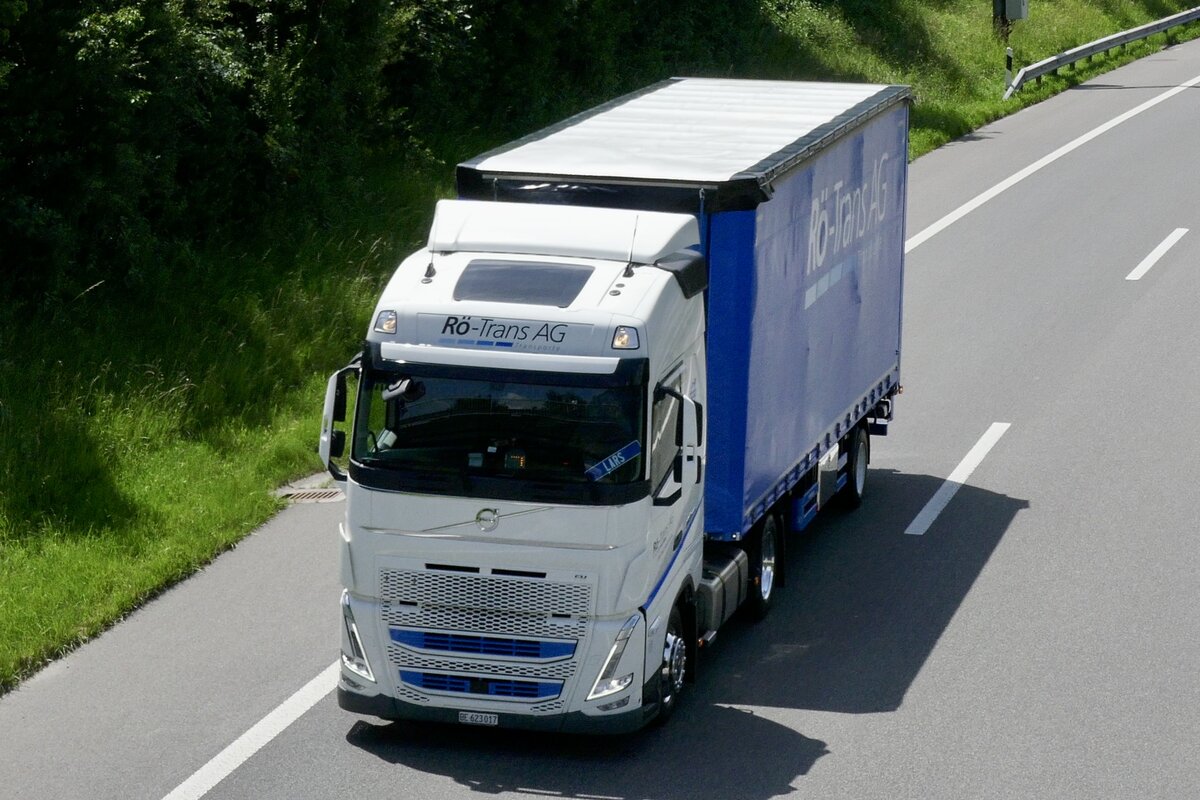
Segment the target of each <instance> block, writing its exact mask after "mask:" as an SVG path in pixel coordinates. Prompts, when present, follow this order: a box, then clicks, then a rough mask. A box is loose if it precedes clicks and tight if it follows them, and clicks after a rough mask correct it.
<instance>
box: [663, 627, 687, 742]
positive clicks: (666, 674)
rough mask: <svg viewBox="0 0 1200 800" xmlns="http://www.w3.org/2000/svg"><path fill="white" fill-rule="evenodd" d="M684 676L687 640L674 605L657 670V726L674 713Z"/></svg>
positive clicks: (681, 691)
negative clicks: (660, 662) (660, 664)
mask: <svg viewBox="0 0 1200 800" xmlns="http://www.w3.org/2000/svg"><path fill="white" fill-rule="evenodd" d="M686 675H687V639H686V638H685V636H684V628H683V614H682V613H681V612H680V611H679V606H678V605H676V606H675V607H674V608H672V609H671V616H670V617H669V618H668V619H667V636H666V638H665V639H664V640H663V660H662V666H661V667H659V670H658V719H657V720H656V722H657V723H658V724H660V725H661V724H662V723H664V722H666V721H667V720H668V719H670V718H671V715H672V714H674V713H675V708H676V707H677V706H678V705H679V697H680V695H681V694H682V693H683V684H684V678H685V676H686Z"/></svg>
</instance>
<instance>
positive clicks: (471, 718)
mask: <svg viewBox="0 0 1200 800" xmlns="http://www.w3.org/2000/svg"><path fill="white" fill-rule="evenodd" d="M458 721H459V722H461V723H463V724H464V725H499V724H500V715H499V714H480V713H478V712H476V711H460V712H458Z"/></svg>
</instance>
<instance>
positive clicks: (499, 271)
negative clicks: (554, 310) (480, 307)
mask: <svg viewBox="0 0 1200 800" xmlns="http://www.w3.org/2000/svg"><path fill="white" fill-rule="evenodd" d="M591 276H592V267H588V266H584V265H582V264H536V263H524V262H518V261H482V260H480V261H472V262H471V263H470V264H468V265H467V268H466V269H464V270H463V273H462V275H461V276H460V277H459V279H458V283H457V284H455V286H454V299H455V300H485V301H489V302H494V303H528V304H530V305H535V306H558V307H559V308H566V307H567V306H569V305H571V303H573V302H575V298H576V297H578V296H579V293H580V292H581V291H582V290H583V287H584V284H586V283H587V282H588V278H590V277H591Z"/></svg>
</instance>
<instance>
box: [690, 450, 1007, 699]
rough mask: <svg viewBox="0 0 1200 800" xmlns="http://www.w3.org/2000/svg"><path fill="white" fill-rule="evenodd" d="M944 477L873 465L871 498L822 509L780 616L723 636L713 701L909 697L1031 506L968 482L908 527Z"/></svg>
mask: <svg viewBox="0 0 1200 800" xmlns="http://www.w3.org/2000/svg"><path fill="white" fill-rule="evenodd" d="M941 485H942V479H940V478H933V477H930V476H926V475H907V474H903V473H899V472H896V471H893V470H876V469H872V471H871V487H870V491H871V494H870V495H869V497H868V498H867V499H866V500H865V501H864V503H863V506H862V508H860V509H858V510H857V511H855V512H853V513H837V512H836V511H835V512H833V513H828V514H826V515H825V516H823V517H822V516H818V518H817V521H816V523H815V524H814V525H813V527H812V528H811V529H810V530H809V531H808V532H807V533H806V534H805V535H802V536H801V538H800V539H798V540H793V541H792V542H791V547H790V549H789V551H788V554H789V557H790V561H791V562H792V563H791V564H790V565H789V566H788V568H787V577H788V585H787V587H786V589H785V590H784V591H783V593H782V594H781V596H780V597H779V602H778V605H777V606H776V607H775V608H774V609H772V611H771V615H770V617H769V618H768V620H766V621H765V622H764V623H761V624H757V625H748V624H742V625H733V626H731V627H730V628H729V630H728V631H723V632H722V634H723V636H724V640H723V641H722V638H721V636H718V641H717V643H716V644H717V645H718V646H717V647H716V648H714V651H713V652H712V654H711V655H712V658H710V659H709V660H708V662H707V666H708V671H707V674H702V675H701V676H700V681H701V685H702V686H705V687H708V690H709V691H710V692H711V695H710V696H709V699H710V700H711V702H714V703H729V704H735V705H763V706H774V707H778V708H792V709H803V710H813V711H833V712H840V713H850V714H869V713H882V712H888V711H894V710H896V709H897V708H899V707H900V704H901V703H902V702H903V700H904V695H905V693H906V692H907V690H908V688H909V686H910V685H911V684H912V681H913V679H914V678H915V677H916V675H917V673H918V672H919V671H920V669H921V667H922V666H923V665H924V663H925V661H926V659H927V658H928V657H929V654H930V652H932V650H933V648H934V646H935V645H936V644H937V641H938V639H939V638H940V637H941V635H942V633H943V632H944V631H945V629H946V627H947V626H948V625H949V624H950V620H951V618H952V617H953V616H954V615H955V613H956V612H957V611H958V609H959V606H961V605H962V602H963V599H964V598H965V597H966V595H967V593H968V592H969V591H970V589H971V587H972V585H974V583H975V581H976V579H977V578H978V577H979V574H980V572H982V570H983V568H984V566H985V565H986V564H987V561H988V559H989V558H990V557H991V555H992V553H993V551H994V550H995V549H996V546H997V545H998V544H999V543H1000V540H1001V538H1002V537H1003V536H1004V533H1005V531H1007V530H1008V528H1009V526H1010V525H1011V524H1012V521H1013V519H1014V518H1015V517H1016V515H1017V512H1019V511H1021V510H1022V509H1025V508H1028V507H1029V504H1028V503H1027V502H1026V501H1024V500H1020V499H1016V498H1012V497H1008V496H1006V495H1002V494H997V493H995V492H990V491H986V490H984V489H979V488H976V487H973V486H963V487H961V488H960V489H959V491H958V493H957V494H956V495H955V496H954V499H953V500H952V501H951V502H950V505H949V506H948V507H947V508H946V509H945V510H944V511H943V512H942V513H941V515H940V516H939V518H938V519H937V521H936V522H934V524H933V526H932V527H931V528H930V529H929V531H928V532H927V533H925V534H924V535H922V536H910V535H906V534H905V533H904V530H905V528H906V527H907V526H908V524H909V523H910V522H911V521H912V520H913V518H915V517H916V516H917V514H918V513H919V512H920V511H921V509H922V508H923V507H924V505H925V503H926V502H927V501H928V500H929V498H930V497H932V496H933V495H934V493H935V492H936V491H937V490H938V488H939V487H940V486H941ZM703 666H705V665H702V667H703Z"/></svg>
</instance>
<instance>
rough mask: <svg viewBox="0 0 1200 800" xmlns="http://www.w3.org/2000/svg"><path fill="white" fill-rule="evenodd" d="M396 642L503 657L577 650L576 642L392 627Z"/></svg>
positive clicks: (564, 655)
mask: <svg viewBox="0 0 1200 800" xmlns="http://www.w3.org/2000/svg"><path fill="white" fill-rule="evenodd" d="M390 634H391V637H392V641H393V642H397V643H399V644H403V645H407V646H408V647H412V648H414V649H416V650H433V651H436V652H443V653H462V654H465V655H475V656H502V657H504V658H525V659H537V660H547V659H554V658H568V657H570V656H571V655H572V654H573V653H574V652H575V643H574V642H544V641H536V640H533V639H506V638H499V637H495V636H474V635H470V634H462V633H441V632H438V631H414V630H406V629H403V628H392V629H391V631H390Z"/></svg>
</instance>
